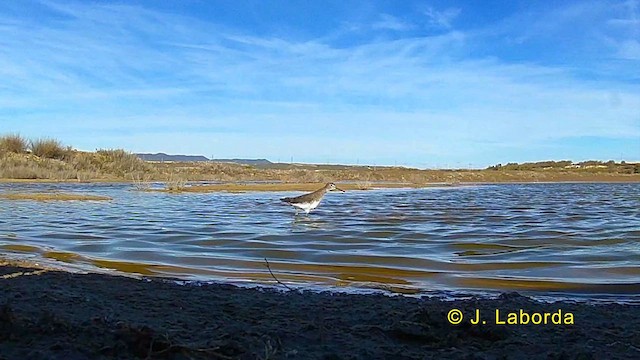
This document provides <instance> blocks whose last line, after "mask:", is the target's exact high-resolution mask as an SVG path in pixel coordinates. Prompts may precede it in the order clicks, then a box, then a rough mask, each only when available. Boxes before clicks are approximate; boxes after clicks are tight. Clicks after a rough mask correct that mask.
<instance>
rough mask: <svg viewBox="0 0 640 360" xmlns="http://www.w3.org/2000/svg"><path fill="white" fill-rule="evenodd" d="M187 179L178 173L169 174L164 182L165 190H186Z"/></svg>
mask: <svg viewBox="0 0 640 360" xmlns="http://www.w3.org/2000/svg"><path fill="white" fill-rule="evenodd" d="M187 189H189V188H188V187H187V180H186V179H185V178H183V177H182V176H180V175H176V174H171V175H170V176H169V179H168V180H167V181H166V182H165V189H164V190H165V191H169V192H181V191H187Z"/></svg>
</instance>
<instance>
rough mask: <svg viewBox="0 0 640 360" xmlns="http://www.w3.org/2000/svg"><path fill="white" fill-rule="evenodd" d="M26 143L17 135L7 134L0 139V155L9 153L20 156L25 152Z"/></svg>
mask: <svg viewBox="0 0 640 360" xmlns="http://www.w3.org/2000/svg"><path fill="white" fill-rule="evenodd" d="M27 148H28V143H27V140H26V139H25V138H23V137H22V136H20V135H18V134H9V135H4V136H2V137H0V153H5V152H11V153H16V154H22V153H25V152H27Z"/></svg>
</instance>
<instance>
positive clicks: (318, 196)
mask: <svg viewBox="0 0 640 360" xmlns="http://www.w3.org/2000/svg"><path fill="white" fill-rule="evenodd" d="M333 190H338V191H342V192H344V190H342V189H339V188H337V187H336V184H334V183H328V184H327V185H325V186H323V187H322V189H318V190H316V191H314V192H312V193H308V194H304V195H300V196H296V197H292V198H283V199H280V200H282V201H284V202H286V203H287V204H289V205H291V206H294V207H296V215H297V214H298V209H302V210H304V211H305V212H306V213H307V214H309V211H311V210H313V209H315V208H316V207H318V205H319V204H320V201H322V198H323V197H324V194H326V193H327V192H329V191H333Z"/></svg>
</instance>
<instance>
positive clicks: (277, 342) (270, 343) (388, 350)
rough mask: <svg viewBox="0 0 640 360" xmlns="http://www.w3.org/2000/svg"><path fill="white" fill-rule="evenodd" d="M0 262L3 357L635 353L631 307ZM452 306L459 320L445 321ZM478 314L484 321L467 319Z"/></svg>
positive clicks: (637, 330)
mask: <svg viewBox="0 0 640 360" xmlns="http://www.w3.org/2000/svg"><path fill="white" fill-rule="evenodd" d="M0 264H1V266H0V276H2V279H1V280H0V284H1V288H2V291H1V292H0V359H382V358H388V359H445V358H448V359H520V358H529V359H531V358H534V359H631V358H638V357H640V307H639V306H637V305H635V306H634V305H624V304H597V305H594V304H586V303H576V302H555V303H542V302H536V301H533V300H532V299H530V298H527V297H523V296H520V295H518V294H515V293H507V294H503V295H501V296H499V297H498V298H497V299H480V298H473V297H471V298H467V299H460V300H455V301H443V300H440V299H433V298H432V299H427V298H414V297H403V296H387V295H384V294H371V295H354V294H350V295H348V294H341V293H333V292H308V291H305V292H300V291H287V290H286V289H282V290H280V289H274V288H257V289H255V288H254V289H248V288H241V287H236V286H233V285H224V284H208V285H198V284H191V285H178V284H176V283H174V282H171V281H165V280H157V279H156V280H148V279H135V278H129V277H120V276H110V275H104V274H75V273H68V272H63V271H56V270H52V269H51V270H49V269H43V268H41V267H38V266H36V265H34V264H29V263H23V262H16V261H7V260H5V261H3V262H2V263H0ZM452 309H459V310H461V311H462V313H463V314H464V315H465V319H464V320H463V321H462V323H461V324H459V325H452V324H450V323H449V321H448V320H447V319H448V314H449V312H450V311H451V310H452ZM496 309H497V310H498V311H499V316H498V317H497V318H496V314H495V313H496ZM520 310H523V311H524V312H525V313H528V314H529V316H530V318H529V319H530V320H529V324H520V325H513V324H508V321H509V317H508V314H509V313H511V312H514V313H515V314H518V315H517V317H519V320H517V321H519V322H523V321H524V319H523V318H522V316H521V315H519V314H520ZM476 311H479V312H480V314H481V319H483V320H482V321H486V324H482V321H481V322H480V323H479V324H477V325H474V324H472V323H470V321H471V320H473V319H474V318H475V315H476ZM558 312H561V313H562V316H560V317H558V316H556V317H555V318H554V317H553V316H549V317H548V318H547V319H546V321H547V323H546V324H545V323H544V319H545V318H544V313H549V314H556V313H558ZM534 313H540V314H541V315H540V321H542V323H540V324H533V322H534V321H538V318H537V317H536V315H533V314H534ZM568 314H571V315H572V317H573V319H572V320H571V321H572V322H573V324H570V323H566V322H567V316H568ZM558 319H561V320H560V323H559V324H554V323H553V322H554V321H556V320H558ZM496 322H497V323H496ZM501 322H507V323H506V324H501Z"/></svg>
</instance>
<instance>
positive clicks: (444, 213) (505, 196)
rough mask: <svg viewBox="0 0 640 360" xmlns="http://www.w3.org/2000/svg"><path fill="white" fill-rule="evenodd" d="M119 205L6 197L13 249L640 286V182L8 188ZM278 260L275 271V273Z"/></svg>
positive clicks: (46, 256)
mask: <svg viewBox="0 0 640 360" xmlns="http://www.w3.org/2000/svg"><path fill="white" fill-rule="evenodd" d="M0 191H16V192H28V191H62V192H79V193H83V194H96V195H106V196H110V197H112V198H113V200H112V201H107V202H100V201H70V202H65V201H59V202H35V201H8V200H0V249H2V250H1V251H2V253H3V254H4V255H5V256H9V257H13V258H19V259H29V260H37V261H40V262H44V263H48V264H54V265H56V266H58V267H64V268H68V269H71V270H87V269H89V270H99V271H108V272H116V273H129V274H141V275H145V276H162V277H170V278H177V279H184V280H198V281H227V282H233V283H242V284H255V283H257V284H275V281H274V278H273V276H275V277H277V279H279V280H280V281H282V282H284V283H286V284H288V285H290V286H292V287H296V286H297V287H302V288H317V289H334V288H336V287H338V288H340V289H343V290H344V289H346V290H348V291H359V290H366V289H386V290H389V291H393V292H398V293H407V294H411V293H419V294H430V293H434V294H437V293H443V292H445V293H446V292H465V291H466V292H469V291H470V292H479V293H491V292H492V291H511V290H513V291H519V292H525V293H534V294H535V293H539V294H549V293H554V294H559V295H558V296H560V295H562V296H578V297H579V296H586V297H590V298H598V297H605V298H613V299H625V298H634V297H636V296H638V294H640V184H638V183H556V184H496V185H477V186H456V187H452V186H448V187H432V188H425V189H393V190H391V189H390V190H373V191H349V192H347V193H337V192H335V193H329V194H328V195H327V196H326V197H325V199H324V201H323V203H322V204H321V205H320V207H319V208H318V209H316V210H315V211H314V212H312V213H311V214H310V215H308V216H305V215H301V216H297V217H296V216H294V209H293V208H291V207H289V206H287V205H286V204H284V203H281V202H280V201H279V198H281V197H284V196H291V195H296V194H299V193H297V192H262V193H260V192H248V193H241V194H231V193H205V194H195V193H185V194H168V193H161V192H141V191H136V190H135V189H134V187H133V186H132V185H131V184H43V183H16V184H8V183H5V184H0ZM265 258H266V259H267V260H268V261H269V264H270V268H271V270H272V271H273V274H274V275H273V276H272V275H271V274H270V273H269V269H268V268H267V266H266V263H265Z"/></svg>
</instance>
